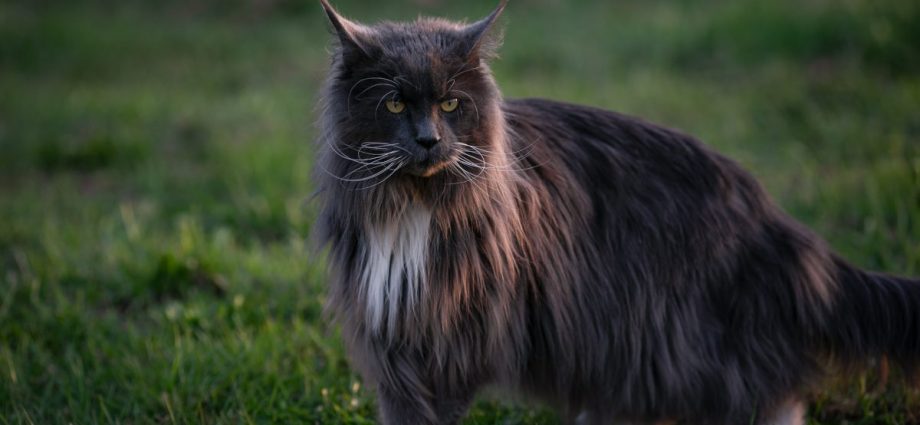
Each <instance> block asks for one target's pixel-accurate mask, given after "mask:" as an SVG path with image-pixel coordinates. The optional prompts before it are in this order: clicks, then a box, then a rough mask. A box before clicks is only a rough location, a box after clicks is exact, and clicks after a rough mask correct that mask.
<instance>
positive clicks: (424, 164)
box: [403, 147, 454, 178]
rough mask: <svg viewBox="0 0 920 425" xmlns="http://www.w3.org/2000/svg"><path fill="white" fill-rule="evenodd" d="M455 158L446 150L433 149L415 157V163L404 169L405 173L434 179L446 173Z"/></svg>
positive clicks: (412, 162)
mask: <svg viewBox="0 0 920 425" xmlns="http://www.w3.org/2000/svg"><path fill="white" fill-rule="evenodd" d="M453 160H454V158H453V156H452V155H451V154H450V152H449V151H448V150H446V149H443V148H442V149H438V148H437V147H436V148H435V149H432V150H430V151H425V152H420V153H417V154H416V155H415V158H413V161H411V162H410V163H409V164H407V165H406V166H405V167H403V171H404V172H406V173H408V174H410V175H413V176H416V177H425V178H428V177H432V176H434V175H435V174H438V173H440V172H441V171H444V169H446V168H447V167H448V166H449V165H450V162H451V161H453Z"/></svg>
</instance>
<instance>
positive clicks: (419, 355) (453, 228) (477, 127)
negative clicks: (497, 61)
mask: <svg viewBox="0 0 920 425" xmlns="http://www.w3.org/2000/svg"><path fill="white" fill-rule="evenodd" d="M323 3H324V7H325V8H326V11H327V13H328V14H329V17H330V20H331V21H332V22H333V26H334V27H335V30H336V33H337V34H338V38H339V43H338V45H337V47H336V49H335V51H334V54H333V58H332V67H331V70H330V73H329V78H328V80H327V82H326V85H325V88H324V93H323V100H322V103H321V106H322V116H321V123H320V125H321V136H320V138H319V143H320V147H321V151H320V157H319V158H318V160H317V161H318V166H317V169H318V170H320V171H319V172H317V181H318V182H319V184H320V188H321V189H320V190H321V192H320V195H319V196H320V199H321V201H322V210H321V213H320V217H319V220H318V223H317V227H316V231H317V235H318V236H319V237H320V240H321V241H322V242H323V244H324V245H325V246H328V247H329V249H330V265H331V272H332V282H331V287H330V301H329V307H330V310H331V311H332V312H333V314H334V316H335V317H336V318H337V320H338V322H339V323H340V324H341V326H342V329H343V332H344V335H345V340H346V343H347V346H348V349H349V352H350V354H351V357H352V360H353V365H354V366H355V367H356V368H357V369H358V370H359V371H361V373H362V374H363V375H364V377H365V378H366V379H367V380H368V381H369V382H372V383H375V385H376V388H377V393H378V399H379V406H380V410H381V417H382V420H383V422H384V423H387V424H435V423H437V424H448V423H455V422H457V421H458V420H459V419H460V418H461V417H462V416H463V415H464V413H465V411H466V409H467V407H468V405H469V403H470V401H471V400H472V398H473V396H474V395H475V394H476V393H477V391H479V390H480V389H482V388H483V387H484V386H498V387H501V388H507V389H510V390H513V391H519V392H521V393H523V394H525V395H527V396H530V397H533V398H536V399H538V400H542V401H544V402H546V403H548V404H549V405H551V406H553V407H555V408H556V409H558V411H559V412H560V415H561V416H562V417H563V418H564V419H565V420H567V421H575V418H576V417H578V416H579V415H580V418H581V421H584V422H589V423H598V424H600V423H612V422H614V421H628V422H631V423H656V422H661V421H681V422H683V423H698V424H740V423H751V422H752V421H753V422H756V423H764V424H766V423H773V421H774V420H777V419H776V418H775V417H774V416H775V415H779V414H781V411H782V410H783V409H787V408H788V407H789V406H790V405H791V404H794V403H795V402H796V401H797V400H799V399H800V397H802V396H803V394H804V391H805V390H807V388H808V387H807V385H808V384H809V383H810V382H813V380H814V379H815V378H816V377H818V376H819V372H820V367H819V366H820V365H821V364H824V360H825V359H826V358H827V357H828V356H832V357H835V358H840V359H843V360H846V361H858V360H861V359H864V358H866V357H868V356H873V355H880V354H890V355H892V356H893V358H895V359H897V360H901V361H902V362H903V363H908V364H909V363H910V362H912V361H914V360H916V359H917V355H918V352H920V338H918V337H920V321H918V319H920V310H918V309H917V307H918V306H920V282H918V281H915V280H908V279H903V278H896V277H892V276H884V275H879V274H874V273H867V272H863V271H860V270H858V269H857V268H855V267H853V266H851V265H849V264H847V263H846V262H844V261H843V260H842V259H840V258H839V257H837V256H836V255H834V254H833V253H832V252H831V251H830V250H829V249H828V247H827V246H826V245H825V243H824V242H822V241H821V239H819V238H818V237H817V236H816V235H814V234H813V233H812V232H811V231H809V230H808V229H806V228H804V227H803V226H801V225H800V224H798V223H797V222H796V221H794V220H793V219H792V218H790V217H789V216H787V215H786V214H784V213H783V212H782V211H781V210H780V209H778V208H777V207H776V206H775V205H774V204H773V203H772V202H771V201H770V199H769V198H768V196H767V195H766V194H765V193H764V191H763V189H762V188H761V187H760V185H759V184H758V183H757V182H756V181H755V180H754V179H753V178H752V177H751V176H750V175H749V174H748V173H747V172H745V171H744V170H742V169H741V168H740V167H739V166H738V165H737V164H736V163H734V162H733V161H731V160H729V159H727V158H725V157H723V156H721V155H719V154H717V153H715V152H713V151H711V150H710V149H709V148H707V147H706V146H704V145H703V144H702V143H700V142H698V141H697V140H696V139H694V138H692V137H690V136H687V135H684V134H681V133H679V132H676V131H673V130H669V129H666V128H663V127H659V126H656V125H653V124H649V123H646V122H644V121H641V120H638V119H635V118H631V117H627V116H624V115H620V114H617V113H613V112H607V111H603V110H599V109H594V108H589V107H584V106H577V105H571V104H566V103H558V102H552V101H548V100H538V99H527V100H503V99H502V97H501V94H500V92H499V90H498V88H497V86H496V83H495V81H494V80H493V78H492V77H491V74H490V71H489V68H488V65H487V60H488V59H489V58H490V57H491V56H492V54H493V52H494V50H493V49H494V48H495V46H496V45H497V37H496V36H494V35H492V34H490V31H489V28H490V27H491V26H492V23H493V22H494V21H495V19H496V18H497V17H498V14H499V13H500V12H501V10H502V8H503V5H502V6H500V7H499V8H498V9H497V10H496V11H495V12H494V13H493V14H492V15H490V16H489V17H487V18H486V19H484V20H482V21H479V22H477V23H474V24H471V25H463V24H458V23H451V22H447V21H443V20H436V19H419V20H418V21H417V22H413V23H382V24H378V25H375V26H373V27H368V26H362V25H359V24H355V23H352V22H350V21H347V20H345V19H344V18H342V17H341V16H339V15H338V14H336V12H335V11H334V10H333V9H332V8H331V7H329V5H328V4H326V3H325V2H323ZM368 78H372V79H368ZM375 82H385V84H384V85H382V86H378V87H371V85H372V83H375ZM394 87H395V88H394ZM394 90H395V91H396V93H392V91H394ZM359 93H360V94H359ZM394 96H399V98H401V99H402V100H403V101H404V102H405V103H406V105H407V108H409V109H407V112H406V113H404V114H402V115H393V114H390V113H389V112H387V111H386V110H385V109H384V108H382V107H381V103H382V102H385V101H386V100H387V99H390V98H392V97H394ZM451 96H455V97H457V98H459V99H460V102H461V104H460V105H461V106H460V110H459V111H458V112H459V113H454V114H452V115H451V114H446V113H441V112H438V110H437V105H438V104H439V103H438V102H440V100H442V99H443V98H446V97H451ZM425 132H434V133H437V134H438V135H440V137H441V141H440V142H439V143H438V144H437V145H436V146H435V148H433V149H432V150H430V151H426V150H425V149H423V148H421V147H420V146H418V145H417V144H416V142H415V139H416V138H417V137H421V134H422V133H425ZM434 133H433V134H434ZM425 134H427V133H425ZM367 140H385V141H387V142H388V143H395V144H396V145H397V146H399V149H396V150H394V152H396V153H394V155H396V154H398V155H401V158H402V157H404V159H405V163H400V164H401V165H399V166H398V167H396V166H394V167H393V169H392V170H390V169H387V172H386V173H383V174H381V175H379V176H376V177H375V176H373V172H375V171H378V170H377V168H380V167H378V166H366V167H363V168H362V167H361V166H360V165H361V164H358V163H355V162H354V161H352V160H349V159H347V158H360V157H361V154H362V153H361V151H362V148H361V145H360V144H361V143H362V142H363V141H367ZM461 142H465V143H468V144H470V145H473V146H475V147H478V148H480V149H481V150H480V151H479V152H481V153H482V154H483V156H482V157H481V158H480V160H479V162H478V163H477V164H478V165H479V166H480V167H479V168H477V167H476V166H471V165H457V164H456V163H457V156H456V155H457V152H458V149H459V148H458V146H460V145H459V143H461ZM466 158H467V159H470V158H472V159H473V161H472V162H474V163H476V161H475V159H476V157H475V155H468V156H467V157H466ZM427 160H430V161H436V160H443V161H444V162H445V163H453V164H454V165H453V166H450V167H448V168H445V169H444V170H441V171H440V172H438V173H435V174H433V175H431V176H429V177H421V176H420V175H421V174H424V169H425V167H426V165H425V164H427V163H426V162H425V161H427ZM467 163H469V161H468V162H467ZM474 165H476V164H474ZM458 168H460V169H459V170H458ZM462 170H465V171H466V172H467V173H466V174H464V173H463V171H462ZM390 171H392V172H390ZM344 176H348V177H349V178H347V179H344V180H343V179H342V177H344ZM356 177H357V178H356ZM471 177H472V178H471ZM345 180H348V181H345ZM351 180H360V181H351ZM410 203H411V204H413V205H416V204H417V205H424V206H426V207H427V208H430V210H431V214H432V215H431V223H430V226H431V227H430V240H429V241H428V243H427V252H428V261H427V262H426V264H425V271H424V273H425V276H426V279H425V284H424V285H422V287H420V288H417V293H413V294H407V293H401V294H398V295H396V297H399V298H398V299H393V298H392V297H393V295H389V296H388V299H387V300H386V302H387V303H390V302H395V303H397V305H400V306H402V307H405V308H402V307H401V309H400V310H399V312H400V313H399V317H386V323H390V324H391V325H390V326H385V327H382V328H379V329H374V328H372V327H371V326H369V324H368V323H369V318H368V317H366V316H367V309H366V308H365V303H367V302H368V299H366V296H365V295H363V293H362V292H361V290H360V288H359V286H360V285H359V281H361V275H362V273H363V271H364V269H365V268H366V267H368V264H367V262H368V260H367V257H366V256H365V254H364V253H365V252H366V250H367V249H368V248H367V246H366V245H367V243H368V239H367V238H368V236H367V235H366V229H367V228H368V227H367V226H369V225H372V223H387V222H390V221H392V220H395V219H396V217H399V216H400V215H401V214H404V213H405V210H406V208H407V207H406V206H407V205H408V204H410ZM391 261H392V260H391ZM391 267H392V265H391ZM391 283H392V282H391ZM403 287H404V288H405V286H403ZM410 296H415V297H417V298H418V305H417V306H416V307H411V308H410V307H408V301H406V300H407V299H409V298H408V297H410ZM387 314H388V315H389V313H387Z"/></svg>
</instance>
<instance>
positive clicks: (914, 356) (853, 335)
mask: <svg viewBox="0 0 920 425" xmlns="http://www.w3.org/2000/svg"><path fill="white" fill-rule="evenodd" d="M834 264H835V268H836V272H837V273H836V274H837V276H836V277H837V285H838V286H837V294H838V296H837V297H835V298H836V299H835V300H834V303H833V306H832V307H831V309H832V313H831V315H830V317H829V318H828V319H829V320H828V322H827V323H826V324H825V326H826V329H827V331H828V337H829V339H830V344H831V347H830V348H831V349H832V351H833V353H834V355H835V356H836V357H839V358H841V359H843V360H848V361H861V360H863V359H866V358H868V357H872V356H881V355H886V356H888V357H889V358H891V359H892V360H893V361H895V362H897V363H900V364H901V365H903V366H907V367H915V366H917V365H918V364H920V280H917V279H909V278H904V277H897V276H891V275H887V274H883V273H874V272H867V271H863V270H860V269H859V268H857V267H855V266H853V265H851V264H848V263H846V262H845V261H843V260H841V259H839V258H837V259H834Z"/></svg>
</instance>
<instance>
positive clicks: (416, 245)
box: [361, 205, 431, 332]
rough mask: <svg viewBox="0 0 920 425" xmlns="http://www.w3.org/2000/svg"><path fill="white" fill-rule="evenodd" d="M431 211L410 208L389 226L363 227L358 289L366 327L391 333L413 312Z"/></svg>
mask: <svg viewBox="0 0 920 425" xmlns="http://www.w3.org/2000/svg"><path fill="white" fill-rule="evenodd" d="M430 229H431V210H429V209H428V208H427V207H424V206H420V205H410V206H409V207H408V208H406V209H405V210H404V211H403V212H402V214H401V215H400V216H398V217H396V218H394V219H392V220H390V221H389V222H386V223H376V224H370V225H367V226H366V227H365V242H366V243H365V244H364V251H365V252H364V259H365V262H364V270H363V272H362V273H361V286H362V290H363V291H364V299H365V302H366V304H367V305H366V317H367V320H368V325H369V326H370V328H371V330H372V331H374V332H378V331H380V328H381V326H383V321H384V316H386V322H387V323H386V326H387V327H388V328H389V329H390V330H393V329H394V328H395V327H396V324H397V323H398V320H399V318H400V317H401V316H402V315H405V314H409V313H410V312H411V311H413V310H414V309H415V308H416V306H417V304H418V300H419V296H420V291H421V290H422V289H423V285H424V283H425V278H426V269H427V266H426V264H427V257H428V241H429V232H430Z"/></svg>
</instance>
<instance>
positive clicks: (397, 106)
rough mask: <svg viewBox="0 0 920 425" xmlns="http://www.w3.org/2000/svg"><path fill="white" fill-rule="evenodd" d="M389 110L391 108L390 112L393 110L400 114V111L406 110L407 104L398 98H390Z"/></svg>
mask: <svg viewBox="0 0 920 425" xmlns="http://www.w3.org/2000/svg"><path fill="white" fill-rule="evenodd" d="M387 110H389V111H390V112H392V113H394V114H398V113H400V112H402V111H404V110H406V104H405V103H402V102H400V101H398V100H392V99H391V100H388V101H387Z"/></svg>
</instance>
